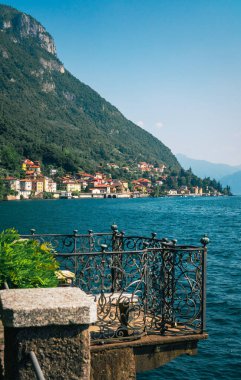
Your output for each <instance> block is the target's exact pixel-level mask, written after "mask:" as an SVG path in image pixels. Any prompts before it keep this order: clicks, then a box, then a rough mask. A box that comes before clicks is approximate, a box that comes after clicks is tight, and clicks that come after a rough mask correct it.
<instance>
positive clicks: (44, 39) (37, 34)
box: [0, 7, 56, 55]
mask: <svg viewBox="0 0 241 380" xmlns="http://www.w3.org/2000/svg"><path fill="white" fill-rule="evenodd" d="M0 29H1V32H2V33H11V34H13V35H15V43H17V42H21V39H25V38H28V37H34V38H36V39H37V40H39V44H40V46H41V48H43V49H45V50H46V51H48V52H49V53H51V54H53V55H56V47H55V44H54V41H53V39H52V37H51V36H50V35H49V33H47V31H46V29H45V28H44V27H43V26H42V25H41V24H40V23H39V22H37V21H36V20H34V19H33V18H32V17H31V16H29V15H26V14H25V13H20V12H18V11H16V10H15V9H14V10H12V8H10V7H5V11H4V12H1V14H0Z"/></svg>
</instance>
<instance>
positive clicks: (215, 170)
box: [176, 153, 241, 180]
mask: <svg viewBox="0 0 241 380" xmlns="http://www.w3.org/2000/svg"><path fill="white" fill-rule="evenodd" d="M176 158H177V159H178V161H179V163H180V164H181V166H182V167H183V168H184V169H186V170H187V169H189V168H190V167H191V168H192V171H193V173H194V174H196V175H197V176H200V177H201V178H204V177H210V178H215V179H216V180H221V178H223V177H224V176H226V175H231V174H233V173H235V172H237V171H239V170H241V165H238V166H231V165H227V164H216V163H213V162H209V161H205V160H196V159H194V158H190V157H187V156H185V155H184V154H181V153H178V154H176Z"/></svg>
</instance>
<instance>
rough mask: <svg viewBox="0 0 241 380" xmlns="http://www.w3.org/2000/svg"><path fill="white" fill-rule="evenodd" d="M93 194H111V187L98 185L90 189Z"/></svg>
mask: <svg viewBox="0 0 241 380" xmlns="http://www.w3.org/2000/svg"><path fill="white" fill-rule="evenodd" d="M90 192H91V194H110V185H96V186H95V187H93V188H91V189H90Z"/></svg>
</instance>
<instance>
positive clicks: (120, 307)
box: [22, 225, 208, 342]
mask: <svg viewBox="0 0 241 380" xmlns="http://www.w3.org/2000/svg"><path fill="white" fill-rule="evenodd" d="M22 237H24V238H31V239H35V240H38V241H40V242H46V241H47V242H49V243H51V245H52V247H53V250H54V254H55V255H56V257H57V259H58V261H59V262H60V266H61V269H67V270H70V271H72V272H74V273H75V281H74V285H75V286H78V287H80V288H81V289H82V290H83V291H85V292H86V293H87V294H88V295H89V296H90V297H92V298H93V300H94V301H95V302H96V303H97V314H98V321H97V322H96V324H95V325H93V326H92V327H91V336H92V340H93V341H94V342H103V341H109V340H112V339H114V340H116V339H122V340H123V339H124V340H126V339H135V338H138V337H140V336H142V335H143V334H161V335H176V334H181V335H187V334H197V333H203V332H204V331H205V312H206V310H205V302H206V285H205V284H206V253H207V249H206V245H207V243H208V238H207V237H204V238H202V239H201V243H202V246H200V247H194V246H180V245H177V241H176V240H168V239H158V238H157V237H156V234H154V233H153V234H152V235H151V237H140V236H126V235H125V233H124V232H118V229H117V226H115V225H114V226H112V232H111V233H93V231H89V232H88V234H78V232H77V231H74V233H73V234H72V235H60V234H45V235H42V234H41V235H40V234H36V232H35V231H34V230H32V233H31V235H24V236H22Z"/></svg>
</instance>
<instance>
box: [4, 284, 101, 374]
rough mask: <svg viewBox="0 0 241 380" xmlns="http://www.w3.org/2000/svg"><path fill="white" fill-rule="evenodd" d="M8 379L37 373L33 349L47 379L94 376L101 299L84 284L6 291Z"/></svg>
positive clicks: (6, 360)
mask: <svg viewBox="0 0 241 380" xmlns="http://www.w3.org/2000/svg"><path fill="white" fill-rule="evenodd" d="M0 300H1V304H0V305H1V310H0V311H1V315H2V321H3V325H4V340H5V351H4V362H5V365H4V366H5V379H6V380H30V379H31V380H32V379H34V378H35V375H34V370H33V365H32V363H31V361H30V355H29V354H30V352H31V351H33V352H34V353H35V355H36V357H37V359H38V362H39V365H40V367H41V369H42V372H43V374H44V376H45V378H46V379H48V380H51V379H53V380H54V379H58V380H66V379H68V380H76V379H79V380H89V378H90V336H89V335H90V334H89V325H90V324H91V323H93V322H95V321H96V305H95V302H94V301H93V300H92V299H91V298H89V297H88V296H87V295H86V294H85V293H84V292H83V291H81V290H80V289H78V288H51V289H16V290H13V289H11V290H4V291H1V292H0Z"/></svg>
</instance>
